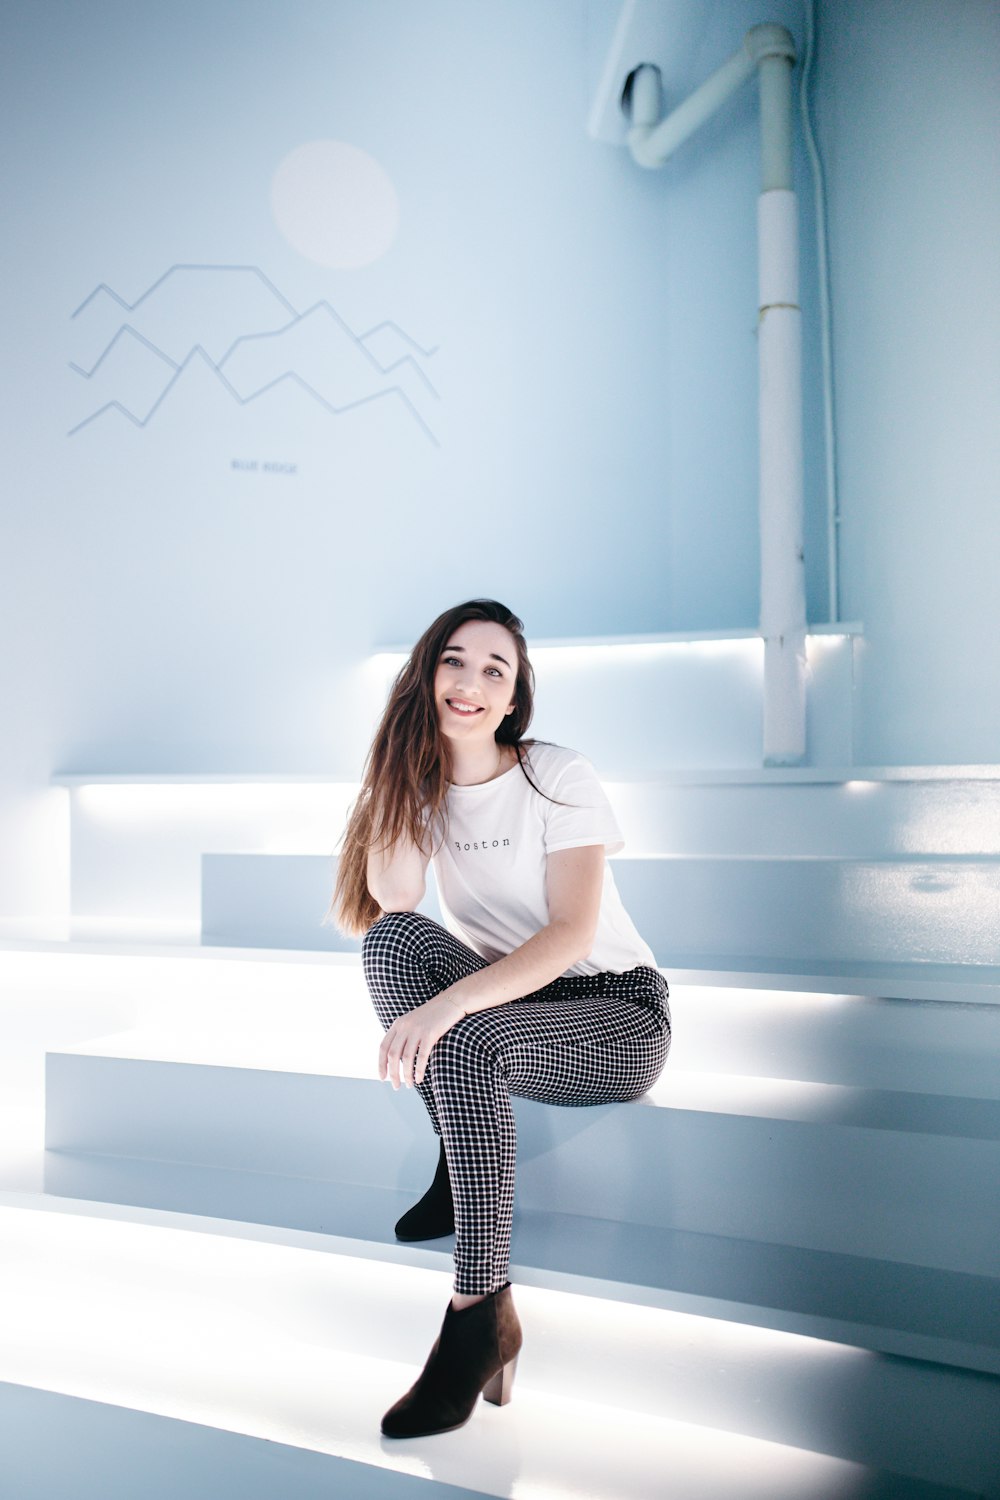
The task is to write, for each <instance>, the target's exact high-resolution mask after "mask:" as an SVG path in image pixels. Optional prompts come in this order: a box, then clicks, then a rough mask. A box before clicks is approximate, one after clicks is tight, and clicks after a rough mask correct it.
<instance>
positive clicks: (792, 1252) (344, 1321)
mask: <svg viewBox="0 0 1000 1500" xmlns="http://www.w3.org/2000/svg"><path fill="white" fill-rule="evenodd" d="M70 785H71V792H70V796H71V802H72V818H73V822H72V829H73V839H74V851H73V853H74V875H73V878H74V893H75V899H77V900H78V903H79V904H78V908H77V912H76V915H77V917H78V919H79V925H78V927H77V936H78V938H79V937H80V936H81V935H86V936H88V937H89V938H90V939H92V940H93V939H94V938H96V937H99V936H103V937H104V938H105V941H104V942H103V944H98V943H95V942H94V941H90V942H81V941H75V942H69V943H62V944H52V945H49V946H48V947H46V946H45V945H42V944H37V943H36V944H34V945H22V946H21V947H20V948H18V947H17V946H16V945H13V944H7V945H6V946H5V947H4V948H2V949H0V995H2V996H3V998H2V999H0V1027H2V1028H3V1029H4V1030H7V1029H10V1028H11V1027H12V1026H13V1024H14V1022H15V1021H16V1024H17V1027H18V1030H19V1034H20V1036H21V1039H22V1041H21V1056H20V1058H19V1059H17V1060H16V1061H17V1067H18V1069H20V1071H19V1072H17V1074H16V1079H15V1073H14V1071H12V1070H13V1068H14V1061H12V1060H11V1056H10V1055H8V1056H7V1058H6V1059H5V1060H0V1081H7V1079H8V1075H9V1077H10V1078H11V1079H15V1085H16V1086H15V1087H14V1089H13V1092H12V1093H11V1094H10V1095H9V1098H10V1100H11V1101H12V1102H11V1103H10V1104H9V1106H8V1109H7V1112H6V1114H5V1116H4V1120H5V1122H7V1121H8V1119H9V1123H10V1129H9V1130H8V1131H7V1132H6V1135H5V1145H4V1147H3V1149H0V1184H6V1185H7V1188H8V1190H7V1191H6V1192H5V1193H0V1259H2V1263H3V1276H2V1277H0V1328H2V1329H3V1338H2V1339H0V1451H2V1453H3V1455H4V1460H3V1461H4V1468H3V1470H2V1473H0V1495H2V1496H3V1497H4V1500H7V1490H6V1489H5V1488H4V1485H5V1484H7V1485H8V1487H10V1495H11V1497H12V1500H15V1497H16V1500H43V1497H44V1500H50V1497H55V1496H59V1497H60V1500H61V1497H62V1496H64V1495H65V1496H66V1497H68V1500H82V1497H88V1500H89V1496H90V1495H94V1496H97V1495H100V1496H101V1497H102V1500H109V1497H110V1500H116V1497H117V1496H119V1495H120V1496H122V1497H123V1500H124V1497H126V1496H128V1497H130V1500H131V1497H132V1496H133V1495H135V1494H136V1493H140V1492H141V1493H142V1494H144V1495H148V1496H154V1497H156V1496H159V1495H163V1496H167V1495H170V1496H176V1495H177V1494H181V1493H183V1494H185V1495H187V1496H195V1497H199V1496H201V1495H205V1496H206V1500H207V1497H208V1496H209V1495H211V1496H213V1497H214V1496H217V1495H218V1494H221V1493H225V1492H232V1493H239V1494H241V1495H244V1496H248V1497H251V1500H254V1497H256V1496H258V1495H260V1496H261V1497H262V1500H263V1497H264V1496H267V1497H268V1500H271V1497H273V1496H275V1495H279V1494H280V1495H281V1496H282V1497H283V1500H284V1497H286V1496H287V1497H289V1500H299V1497H303V1500H304V1497H307V1496H308V1497H312V1496H314V1495H316V1496H318V1495H319V1494H320V1493H322V1494H324V1495H328V1494H330V1493H344V1494H349V1495H351V1496H354V1495H357V1496H360V1497H366V1496H372V1497H383V1496H385V1497H389V1496H392V1497H397V1496H400V1497H401V1496H410V1495H412V1496H413V1497H414V1500H423V1497H432V1496H436V1495H442V1496H445V1495H447V1496H449V1497H452V1500H455V1497H460V1496H464V1495H467V1494H473V1493H475V1494H492V1495H498V1496H499V1495H503V1496H512V1497H513V1496H529V1497H532V1500H534V1497H550V1496H551V1497H553V1500H555V1497H565V1496H570V1495H587V1496H593V1497H600V1500H604V1497H607V1500H631V1497H633V1496H634V1497H646V1496H649V1497H656V1500H661V1497H663V1496H666V1495H670V1496H671V1497H677V1500H686V1497H689V1496H690V1497H695V1496H699V1497H700V1496H706V1497H707V1496H712V1497H716V1496H718V1495H723V1494H724V1495H727V1496H731V1497H734V1500H744V1497H747V1500H749V1497H751V1496H753V1497H756V1496H761V1497H767V1500H773V1497H781V1496H785V1495H787V1496H789V1497H795V1500H805V1497H808V1500H814V1497H815V1500H825V1497H834V1496H837V1497H839V1496H866V1497H868V1496H886V1497H903V1500H905V1497H910V1496H913V1497H917V1496H928V1497H930V1496H941V1497H943V1496H964V1497H969V1496H974V1495H980V1496H993V1497H1000V1463H998V1456H1000V1442H998V1440H997V1433H998V1432H1000V982H998V980H1000V974H998V966H1000V949H998V937H997V934H998V932H1000V922H997V920H996V916H997V910H996V907H997V896H998V890H1000V887H998V884H997V869H998V864H1000V772H997V771H995V770H992V769H991V768H966V770H965V771H964V772H959V773H957V774H951V775H949V774H947V773H946V772H945V771H944V770H941V771H938V772H936V773H935V772H933V771H930V770H928V769H927V768H922V769H921V770H920V771H919V772H909V773H907V772H899V771H893V772H881V773H880V772H874V771H872V772H867V773H864V774H861V773H857V772H843V773H832V772H819V771H810V770H807V771H803V772H800V773H761V772H754V771H752V770H751V769H749V768H745V769H743V770H741V771H738V772H728V773H727V772H723V771H718V772H707V771H701V772H690V773H682V772H680V771H678V772H674V773H671V774H663V775H661V776H659V777H655V778H654V777H651V776H649V775H648V774H647V773H646V772H640V773H639V774H638V775H636V776H625V775H622V776H621V777H620V778H619V779H617V780H613V782H612V796H613V798H614V799H615V802H616V806H617V808H618V812H619V816H620V817H621V819H622V822H623V824H624V826H625V830H626V834H627V836H628V838H629V841H630V849H631V851H632V854H633V857H632V858H631V859H630V860H622V861H620V862H619V867H618V873H619V879H620V883H621V885H622V888H623V890H624V891H626V892H627V899H628V902H629V904H630V906H631V908H632V909H633V910H634V911H635V912H636V913H637V916H638V919H639V925H640V928H642V929H643V930H645V931H646V932H647V933H648V934H649V936H650V937H651V938H652V940H653V941H654V943H655V945H656V951H657V956H658V958H659V960H660V961H661V963H662V964H663V966H664V970H665V972H666V973H667V975H668V978H669V979H670V981H671V994H672V1009H673V1016H674V1037H675V1041H674V1049H673V1052H672V1055H671V1058H670V1061H669V1063H668V1066H667V1069H666V1072H665V1073H664V1075H663V1078H662V1080H661V1081H660V1083H659V1084H658V1085H657V1086H656V1088H655V1089H654V1090H653V1092H652V1094H651V1095H650V1096H649V1097H648V1098H647V1099H646V1100H645V1101H642V1102H641V1103H639V1104H634V1105H622V1106H605V1107H601V1108H597V1109H587V1110H560V1109H556V1108H554V1107H548V1106H542V1105H538V1104H533V1103H531V1102H529V1101H517V1104H516V1114H517V1121H518V1130H519V1161H518V1210H517V1217H516V1222H515V1234H514V1245H513V1267H514V1279H515V1282H516V1285H517V1289H518V1291H517V1300H518V1306H519V1309H520V1311H521V1315H522V1319H523V1321H524V1324H525V1330H526V1345H525V1351H524V1355H523V1357H522V1361H521V1365H520V1368H519V1372H518V1379H517V1386H516V1389H515V1395H514V1401H513V1403H512V1404H511V1406H510V1407H508V1408H505V1409H503V1410H500V1411H498V1410H495V1409H493V1408H489V1407H484V1406H483V1404H482V1403H480V1406H479V1407H478V1408H477V1411H476V1413H475V1415H474V1417H473V1419H472V1421H471V1422H470V1423H469V1425H468V1427H467V1428H465V1429H463V1431H462V1432H460V1433H455V1434H450V1435H448V1436H445V1437H441V1438H436V1439H426V1440H418V1441H415V1442H412V1443H402V1444H400V1443H395V1444H394V1443H392V1442H390V1441H388V1440H381V1439H380V1438H379V1436H378V1418H379V1415H380V1414H381V1411H382V1410H383V1409H384V1408H385V1407H386V1406H387V1405H388V1404H390V1403H391V1401H392V1400H393V1399H395V1397H396V1396H397V1395H399V1394H400V1393H401V1391H402V1390H403V1389H404V1388H405V1386H406V1385H407V1384H408V1383H409V1381H410V1380H411V1379H412V1377H413V1373H414V1371H415V1369H416V1368H417V1367H418V1366H419V1364H420V1362H421V1361H422V1360H423V1358H424V1356H425V1355H426V1353H427V1350H428V1349H429V1347H430V1344H431V1342H432V1340H433V1337H434V1335H435V1332H436V1328H437V1326H438V1324H439V1322H440V1318H441V1315H442V1313H443V1308H444V1304H445V1301H446V1298H447V1277H448V1266H449V1262H450V1243H449V1242H448V1241H442V1242H435V1243H430V1244H426V1245H418V1246H412V1245H410V1246H404V1245H400V1244H398V1243H397V1242H396V1241H395V1238H394V1236H393V1234H392V1224H393V1222H394V1221H395V1218H396V1217H397V1216H398V1214H399V1212H400V1211H401V1210H402V1208H404V1207H405V1206H407V1205H408V1204H409V1203H410V1202H411V1201H412V1199H413V1197H414V1196H415V1195H416V1194H418V1193H419V1192H420V1191H422V1189H423V1187H424V1186H425V1185H426V1182H427V1179H428V1177H429V1173H430V1171H431V1170H432V1167H433V1162H434V1158H435V1146H434V1141H433V1139H432V1137H431V1134H430V1131H429V1127H428V1125H427V1122H426V1117H425V1115H424V1112H423V1109H422V1106H421V1105H420V1102H419V1100H418V1099H417V1098H416V1097H415V1096H414V1095H413V1094H412V1093H409V1092H406V1091H403V1092H400V1093H398V1094H394V1093H393V1092H392V1091H391V1090H390V1089H389V1088H388V1087H387V1086H385V1085H380V1084H379V1083H378V1082H377V1081H376V1080H375V1078H374V1076H373V1075H374V1053H375V1050H376V1048H377V1043H378V1037H379V1028H378V1026H377V1023H376V1022H375V1020H374V1018H373V1016H372V1014H371V1011H370V1007H369V1005H368V1002H367V999H366V996H365V993H364V986H363V981H362V978H361V975H360V969H359V964H358V959H357V956H356V954H355V953H352V952H350V951H330V950H329V949H327V950H326V951H324V948H323V944H324V943H328V942H329V941H330V939H329V937H328V936H327V935H326V930H325V929H323V928H322V927H321V925H320V921H321V917H322V913H323V910H324V909H325V905H326V900H327V897H328V889H329V876H330V867H331V866H330V850H331V849H332V846H333V843H334V842H335V839H336V834H337V832H338V831H339V827H340V824H341V821H342V813H343V809H344V806H345V805H346V802H347V800H348V799H349V795H350V791H351V788H350V787H349V785H348V784H347V783H346V782H342V783H330V782H324V781H320V780H312V781H310V780H308V779H285V780H280V781H279V780H277V779H274V778H272V779H270V780H261V779H247V780H246V781H240V780H239V779H236V778H230V779H227V780H225V781H221V782H220V781H215V782H213V781H211V780H210V779H208V778H199V779H197V780H196V779H193V778H188V779H185V780H177V779H175V780H173V781H169V780H163V779H157V780H156V781H155V782H152V783H151V782H150V781H149V780H148V779H147V780H146V781H145V782H143V781H141V780H136V779H135V778H110V779H108V778H106V779H105V780H104V781H103V782H96V781H95V780H94V779H93V778H83V779H82V780H80V779H75V780H72V781H71V782H70ZM150 793H152V795H150ZM216 794H218V795H216ZM144 799H145V800H144ZM78 855H79V858H78ZM304 904H305V905H310V906H311V910H312V915H311V916H310V917H308V918H303V906H304ZM202 911H204V917H205V934H206V937H207V938H208V940H209V941H208V943H207V944H206V945H205V946H193V945H191V943H190V941H188V942H187V943H185V942H183V941H178V940H182V939H184V938H185V937H187V938H188V939H189V940H190V938H191V937H192V936H194V935H197V933H198V931H199V926H200V918H201V913H202ZM818 914H822V916H823V920H820V919H819V918H818ZM116 932H117V933H118V934H119V940H118V941H116V942H115V941H111V936H112V934H114V933H116ZM122 934H124V935H125V937H126V939H128V940H126V941H122V940H121V935H122ZM137 935H141V936H142V937H143V939H144V942H142V943H141V944H137V943H136V942H135V941H134V939H135V938H136V936H137ZM685 937H686V944H685V945H684V946H682V939H683V938H685ZM154 939H156V940H158V944H157V943H155V942H154V941H153V940H154ZM26 1018H30V1026H29V1025H28V1024H27V1023H26ZM43 1054H44V1055H45V1072H46V1100H45V1105H46V1108H45V1124H44V1129H45V1139H44V1142H43V1141H42V1140H41V1138H40V1136H36V1137H33V1138H32V1137H30V1136H28V1137H26V1138H25V1140H24V1142H23V1144H21V1145H17V1146H16V1145H15V1144H12V1142H13V1136H12V1134H11V1131H13V1130H14V1128H15V1127H16V1125H17V1120H18V1118H20V1119H21V1120H22V1123H25V1122H26V1123H27V1125H28V1126H29V1128H30V1127H31V1122H32V1121H33V1120H34V1119H35V1118H36V1116H35V1115H34V1114H33V1113H32V1110H33V1109H35V1110H37V1105H38V1097H37V1095H38V1089H39V1088H40V1081H41V1063H42V1057H43ZM19 1111H20V1115H19V1114H18V1112H19ZM39 1118H40V1117H39ZM15 1189H16V1191H15ZM55 1431H59V1432H60V1433H61V1434H64V1441H63V1443H62V1444H60V1445H59V1446H57V1445H55V1444H53V1443H52V1442H51V1440H50V1437H49V1435H50V1434H51V1433H53V1432H55ZM67 1443H68V1444H69V1447H70V1450H71V1451H72V1454H73V1455H75V1457H73V1458H71V1457H68V1456H67V1447H66V1444H67Z"/></svg>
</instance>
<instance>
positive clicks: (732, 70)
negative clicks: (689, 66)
mask: <svg viewBox="0 0 1000 1500" xmlns="http://www.w3.org/2000/svg"><path fill="white" fill-rule="evenodd" d="M754 66H755V65H754V62H753V59H752V58H751V57H750V54H749V53H748V52H747V50H746V48H745V47H741V48H740V50H739V52H737V53H736V54H735V56H733V57H731V58H730V59H729V61H728V62H726V63H723V64H722V67H721V68H719V69H718V71H717V72H715V73H713V74H712V76H711V78H707V79H706V80H705V82H704V83H703V84H702V86H701V88H699V89H695V91H694V93H693V94H691V95H690V96H689V97H688V98H687V99H685V101H684V103H683V104H679V105H678V106H677V108H676V109H675V110H674V111H673V112H672V113H671V114H669V115H667V118H666V119H665V120H661V121H660V123H659V124H633V126H632V128H631V130H630V131H629V133H628V146H629V150H630V151H631V153H632V156H633V157H634V159H635V160H636V161H637V162H638V163H639V165H640V167H662V166H663V164H664V162H665V161H667V160H668V159H669V158H670V157H671V156H672V155H673V153H674V152H675V151H676V150H677V147H678V146H681V145H683V143H684V142H685V141H686V140H687V139H688V137H689V136H692V135H694V133H695V131H696V130H698V129H699V127H700V126H702V125H704V123H705V121H706V120H708V119H711V117H712V115H714V114H715V112H716V110H717V109H719V108H720V107H721V106H722V105H723V104H725V102H726V100H727V99H728V98H729V97H730V95H731V94H735V93H736V90H737V89H738V88H740V87H741V85H743V84H744V83H746V81H747V79H748V78H750V77H751V75H752V74H753V70H754ZM639 71H640V72H644V71H645V69H640V70H639Z"/></svg>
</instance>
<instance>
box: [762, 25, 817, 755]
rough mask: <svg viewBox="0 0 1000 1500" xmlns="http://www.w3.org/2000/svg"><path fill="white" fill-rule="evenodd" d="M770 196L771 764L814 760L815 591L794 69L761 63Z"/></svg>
mask: <svg viewBox="0 0 1000 1500" xmlns="http://www.w3.org/2000/svg"><path fill="white" fill-rule="evenodd" d="M759 77H760V141H761V178H762V188H763V191H762V192H761V195H760V198H759V199H758V202H757V254H758V277H759V303H760V306H759V315H758V326H757V357H758V364H759V370H760V380H759V392H760V395H759V402H760V419H759V420H760V632H761V635H762V636H763V637H764V764H765V765H795V764H797V763H798V762H800V761H801V760H803V759H804V757H805V753H806V584H805V564H804V561H803V497H802V491H803V481H802V327H801V324H802V313H801V310H800V308H799V245H798V205H797V203H796V199H795V194H794V192H793V191H792V64H791V59H790V58H789V57H788V56H787V55H785V54H781V53H775V52H769V53H768V55H766V56H764V57H763V58H762V59H761V63H760V70H759Z"/></svg>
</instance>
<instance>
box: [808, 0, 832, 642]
mask: <svg viewBox="0 0 1000 1500" xmlns="http://www.w3.org/2000/svg"><path fill="white" fill-rule="evenodd" d="M805 12H806V55H805V61H804V62H803V64H802V76H801V78H800V79H799V110H800V112H801V115H802V134H803V137H804V138H805V143H806V151H807V152H808V153H809V165H810V167H811V168H812V179H813V202H814V206H815V216H816V259H817V262H818V269H819V327H820V345H821V351H822V358H823V446H824V457H825V460H826V463H825V469H826V562H827V579H828V584H827V593H828V599H829V606H828V614H829V618H830V623H831V624H835V623H836V622H837V621H838V620H839V619H840V500H839V498H838V493H837V414H836V392H835V389H834V371H833V334H832V330H831V327H830V268H829V257H828V251H827V234H826V186H825V183H824V181H823V163H822V161H821V160H820V154H819V150H818V148H817V145H816V138H815V136H814V134H813V128H812V121H811V119H810V118H809V79H810V76H811V73H812V62H813V54H814V50H815V37H816V17H815V6H814V4H813V0H806V5H805Z"/></svg>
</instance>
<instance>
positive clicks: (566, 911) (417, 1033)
mask: <svg viewBox="0 0 1000 1500" xmlns="http://www.w3.org/2000/svg"><path fill="white" fill-rule="evenodd" d="M425 864H426V862H425ZM603 885H604V845H603V844H588V845H586V846H585V847H584V848H582V849H560V850H558V851H557V852H556V853H554V854H550V855H549V856H548V858H547V860H546V887H547V894H548V905H549V920H548V922H547V924H546V925H545V926H544V927H543V928H541V929H540V931H538V932H536V933H535V935H534V936H533V937H530V938H529V939H528V941H527V942H526V943H522V944H521V946H520V947H519V948H515V949H514V951H513V953H508V954H507V955H506V957H504V958H500V959H497V961H496V963H493V964H488V965H487V967H486V968H485V969H479V970H477V972H476V973H475V974H470V975H468V977H467V978H465V979H460V980H459V981H458V982H457V984H453V985H450V986H449V987H448V989H446V990H442V991H441V992H440V994H438V995H435V996H434V997H433V999H431V1000H428V1001H427V1002H426V1003H425V1004H424V1005H420V1006H417V1008H416V1009H415V1010H412V1011H410V1012H408V1014H407V1015H405V1016H401V1017H400V1019H399V1020H398V1021H394V1022H393V1024H392V1026H391V1027H390V1028H389V1030H388V1031H387V1032H386V1034H385V1038H384V1039H383V1042H382V1046H381V1048H380V1049H379V1077H380V1078H388V1080H389V1082H390V1083H391V1084H392V1086H393V1088H398V1087H399V1084H400V1082H402V1083H404V1084H406V1085H407V1087H409V1086H410V1085H411V1084H412V1083H422V1082H423V1079H424V1072H425V1069H426V1067H427V1058H428V1056H429V1055H430V1050H431V1048H432V1047H433V1045H434V1043H435V1042H436V1041H438V1040H439V1039H440V1038H441V1037H442V1036H444V1034H445V1032H447V1031H450V1030H451V1028H452V1026H454V1025H455V1024H456V1023H457V1022H458V1021H460V1020H461V1019H462V1016H463V1015H471V1014H472V1013H473V1012H474V1011H480V1010H491V1009H492V1008H493V1007H494V1006H497V1005H505V1004H506V1003H507V1001H508V1000H517V999H519V998H520V997H521V996H522V995H530V994H533V993H534V991H535V990H540V989H541V988H542V987H543V986H544V985H546V984H549V983H551V981H552V980H553V979H558V978H559V976H560V974H565V972H566V970H567V969H568V968H570V967H571V965H573V964H575V963H577V962H578V961H579V960H580V959H581V958H586V956H587V954H588V953H589V952H590V950H591V948H592V947H593V945H594V934H595V932H596V930H597V917H598V913H599V911H600V907H601V891H602V888H603ZM372 894H373V895H375V899H376V900H379V899H380V898H379V897H378V896H377V895H376V894H375V892H374V891H373V892H372ZM401 909H402V908H401Z"/></svg>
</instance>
